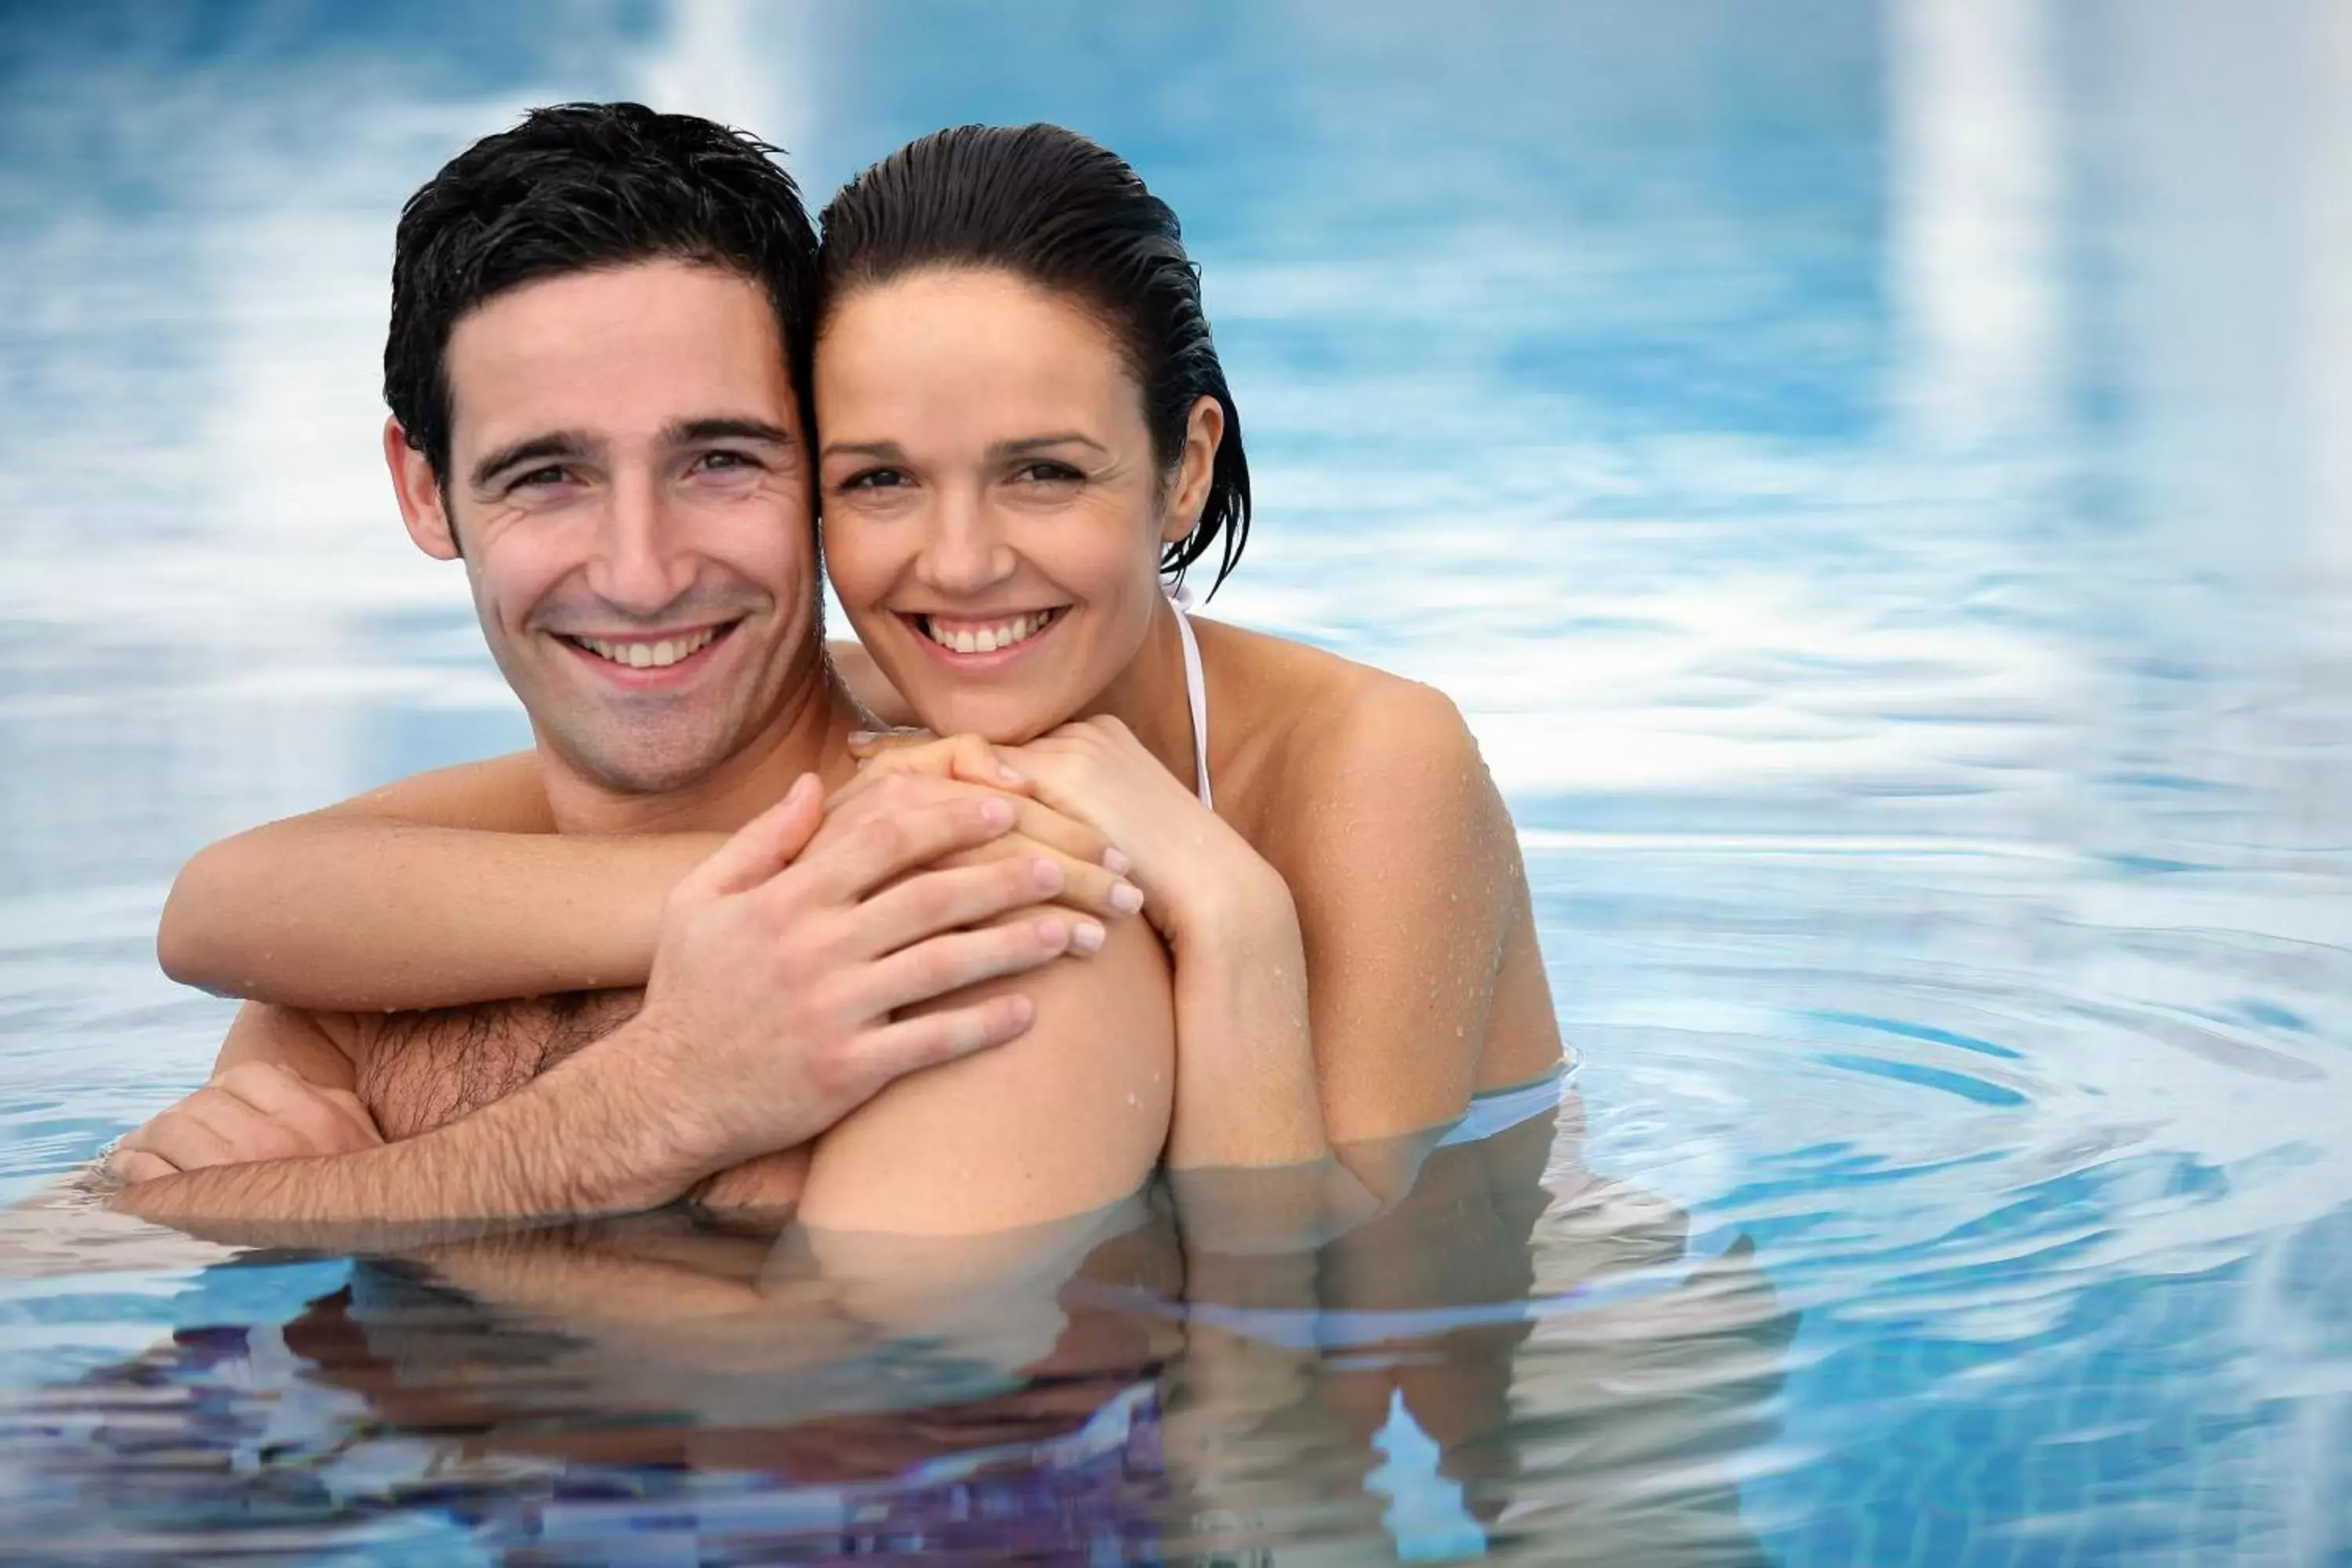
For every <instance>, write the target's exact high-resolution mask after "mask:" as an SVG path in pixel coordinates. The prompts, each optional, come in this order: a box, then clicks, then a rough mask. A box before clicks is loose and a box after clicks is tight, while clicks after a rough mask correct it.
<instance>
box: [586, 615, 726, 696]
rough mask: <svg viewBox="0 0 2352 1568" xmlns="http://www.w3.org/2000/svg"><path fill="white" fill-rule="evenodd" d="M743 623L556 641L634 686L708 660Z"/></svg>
mask: <svg viewBox="0 0 2352 1568" xmlns="http://www.w3.org/2000/svg"><path fill="white" fill-rule="evenodd" d="M741 624H742V623H741V622H740V620H736V621H723V622H720V623H719V624H718V625H716V626H684V627H678V628H676V629H672V630H665V631H659V632H556V633H554V634H552V635H553V636H554V637H555V639H556V641H558V642H560V643H562V645H563V646H564V647H568V648H570V649H571V650H572V652H573V653H575V654H577V655H578V656H579V657H580V658H582V659H583V661H584V662H586V663H587V664H588V665H590V666H591V667H592V668H598V669H599V670H600V672H601V673H603V674H605V675H608V676H612V677H617V678H623V679H626V678H629V677H636V678H638V679H637V681H635V682H633V684H639V683H643V682H644V681H646V680H660V679H664V678H667V677H671V676H675V675H678V674H681V673H683V672H685V671H687V670H688V669H689V668H698V667H699V666H701V665H703V664H706V663H708V662H709V658H710V657H711V650H712V649H714V648H716V647H719V645H720V644H722V643H724V642H725V641H726V640H727V636H728V634H729V633H730V632H732V631H733V630H734V629H735V628H736V627H737V626H740V625H741Z"/></svg>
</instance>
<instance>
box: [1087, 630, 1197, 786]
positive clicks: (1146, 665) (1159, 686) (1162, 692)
mask: <svg viewBox="0 0 2352 1568" xmlns="http://www.w3.org/2000/svg"><path fill="white" fill-rule="evenodd" d="M1179 613H1180V612H1179V611H1178V610H1177V608H1176V606H1175V605H1173V604H1171V602H1169V601H1168V600H1167V599H1165V598H1162V599H1160V602H1159V603H1158V604H1157V605H1154V606H1153V607H1152V612H1151V626H1150V629H1149V630H1147V631H1146V632H1145V633H1144V634H1143V646H1142V647H1140V648H1139V649H1137V650H1136V655H1135V658H1133V659H1132V660H1130V661H1129V664H1128V667H1127V668H1125V669H1123V670H1121V671H1119V673H1118V676H1117V677H1116V678H1115V679H1113V680H1112V681H1111V683H1110V684H1109V685H1108V686H1107V687H1105V688H1104V689H1103V692H1102V695H1101V696H1100V697H1098V698H1097V699H1096V700H1095V701H1094V703H1093V705H1092V706H1091V707H1090V708H1088V709H1087V715H1088V716H1089V717H1091V716H1093V715H1096V714H1107V715H1108V716H1109V717H1111V718H1114V719H1117V720H1118V721H1119V722H1120V723H1122V724H1125V725H1126V726H1127V727H1128V728H1129V730H1130V731H1134V734H1135V738H1136V739H1137V740H1139V741H1140V742H1143V748H1144V750H1146V751H1148V752H1150V753H1151V754H1152V755H1153V756H1155V757H1158V758H1159V759H1160V763H1161V765H1163V766H1164V767H1166V768H1167V770H1168V771H1169V772H1170V773H1173V774H1175V775H1176V776H1177V777H1178V778H1180V779H1182V780H1183V781H1185V783H1186V784H1190V783H1192V780H1193V778H1194V777H1196V776H1197V775H1196V773H1194V758H1193V753H1192V702H1191V700H1190V699H1189V698H1188V697H1187V695H1186V692H1185V686H1184V634H1183V631H1182V628H1181V627H1180V626H1178V625H1177V616H1178V614H1179Z"/></svg>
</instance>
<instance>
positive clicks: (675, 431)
mask: <svg viewBox="0 0 2352 1568" xmlns="http://www.w3.org/2000/svg"><path fill="white" fill-rule="evenodd" d="M662 436H663V437H664V439H665V440H667V442H668V443H669V444H670V445H671V446H673V447H688V446H692V445H693V444H694V443H695V442H697V441H759V442H763V443H765V444H766V445H768V446H771V447H789V446H791V445H792V444H793V433H792V432H791V431H789V430H787V429H785V428H784V427H783V426H781V425H771V424H769V423H768V422H767V421H766V420H764V419H745V418H740V417H734V416H722V417H714V418H709V419H686V420H681V421H679V422H678V423H677V424H676V425H673V426H670V427H669V428H668V429H667V430H665V431H663V432H662Z"/></svg>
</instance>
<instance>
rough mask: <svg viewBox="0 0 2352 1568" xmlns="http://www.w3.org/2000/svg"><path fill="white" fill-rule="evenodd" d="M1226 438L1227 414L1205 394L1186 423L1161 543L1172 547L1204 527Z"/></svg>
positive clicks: (1162, 528)
mask: <svg viewBox="0 0 2352 1568" xmlns="http://www.w3.org/2000/svg"><path fill="white" fill-rule="evenodd" d="M1224 438H1225V411H1224V409H1223V406H1222V405H1219V404H1218V402H1217V400H1216V399H1215V398H1213V397H1211V396H1209V395H1207V394H1206V393H1203V394H1202V395H1200V396H1198V397H1196V398H1194V399H1193V400H1192V413H1191V414H1190V415H1189V416H1186V418H1185V420H1184V450H1183V453H1182V454H1181V456H1180V457H1178V458H1177V459H1176V485H1175V489H1174V490H1173V491H1172V492H1171V494H1170V496H1169V498H1168V517H1167V519H1166V521H1163V522H1161V523H1160V542H1161V543H1163V544H1173V543H1175V542H1177V541H1178V540H1180V539H1181V538H1183V537H1184V536H1185V535H1186V534H1188V533H1190V532H1192V531H1193V530H1194V529H1195V528H1198V527H1199V526H1200V525H1201V509H1202V508H1203V507H1205V506H1207V505H1208V504H1209V481H1210V480H1211V479H1214V478H1215V477H1216V468H1217V445H1218V443H1219V442H1221V441H1223V439H1224Z"/></svg>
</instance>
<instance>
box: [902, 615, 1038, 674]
mask: <svg viewBox="0 0 2352 1568" xmlns="http://www.w3.org/2000/svg"><path fill="white" fill-rule="evenodd" d="M1068 607H1069V606H1068V605H1054V606H1053V607H1051V608H1049V609H1043V610H1019V611H1015V612H1013V613H1012V614H1010V615H1001V616H944V615H932V614H929V613H926V612H921V611H918V612H915V613H912V614H901V615H900V616H899V619H901V620H903V621H905V622H906V623H907V625H908V628H909V629H911V630H912V631H913V632H914V634H915V640H916V641H917V642H918V643H919V644H921V645H922V647H924V648H925V649H926V650H928V651H929V653H930V654H931V655H932V657H934V658H938V659H940V660H941V661H942V662H944V663H946V664H948V665H950V666H952V667H953V668H959V669H992V668H997V667H999V666H1002V665H1004V664H1007V663H1010V662H1011V661H1013V659H1016V658H1020V657H1021V656H1022V655H1024V654H1025V653H1026V652H1028V650H1029V649H1030V648H1032V647H1035V646H1036V644H1037V643H1038V642H1039V641H1040V640H1041V639H1042V638H1043V637H1045V633H1047V632H1049V631H1051V630H1053V628H1054V627H1055V626H1058V625H1060V624H1061V620H1062V616H1063V614H1064V612H1065V611H1066V610H1067V609H1068Z"/></svg>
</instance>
